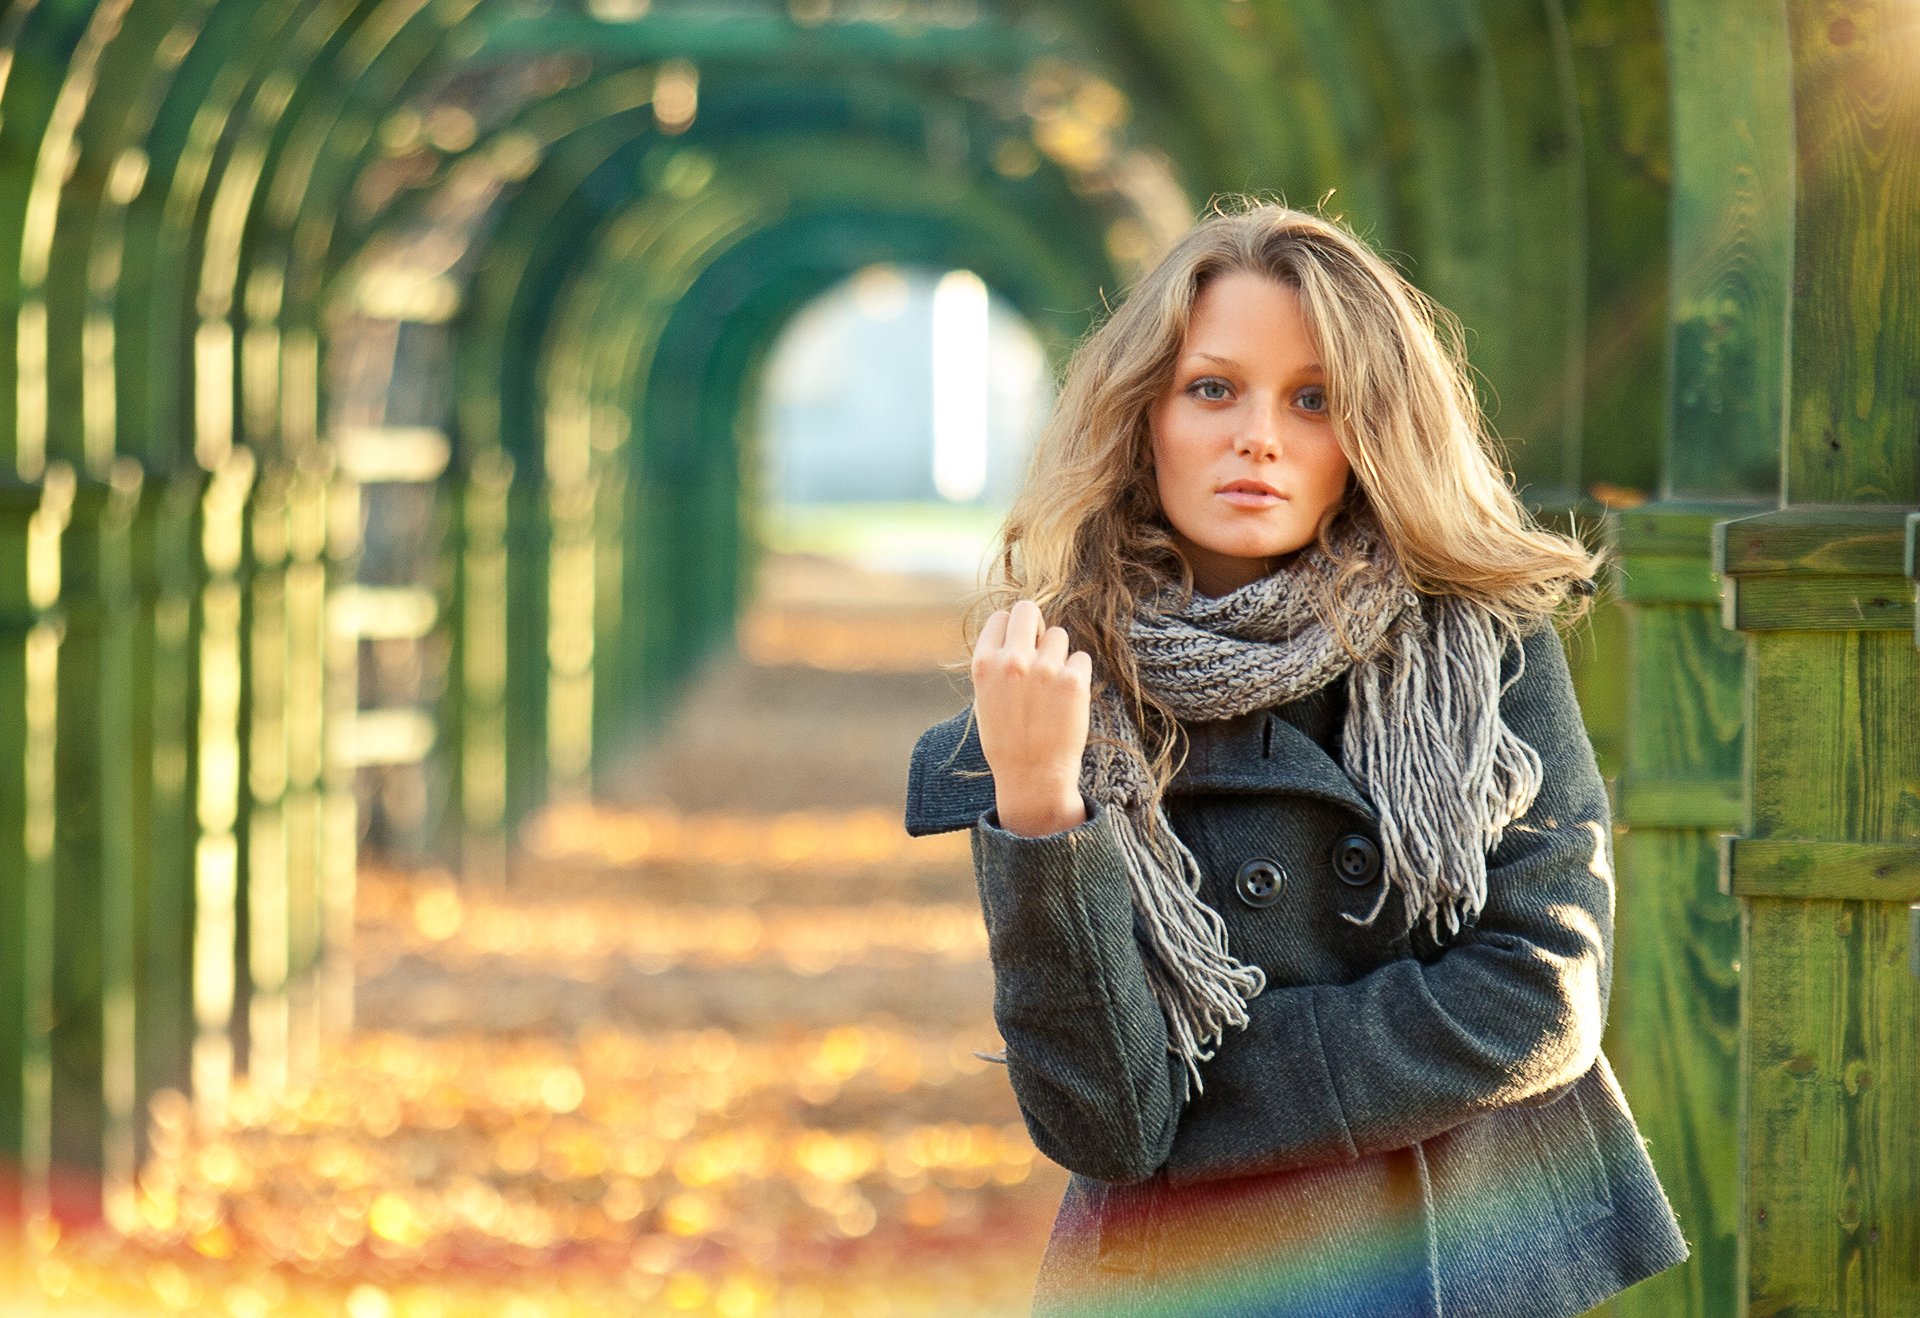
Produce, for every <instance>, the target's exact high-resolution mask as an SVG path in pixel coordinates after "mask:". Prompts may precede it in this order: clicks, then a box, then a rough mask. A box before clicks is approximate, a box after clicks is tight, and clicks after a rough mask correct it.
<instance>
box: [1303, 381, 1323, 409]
mask: <svg viewBox="0 0 1920 1318" xmlns="http://www.w3.org/2000/svg"><path fill="white" fill-rule="evenodd" d="M1300 392H1301V394H1302V395H1309V394H1310V395H1314V396H1316V397H1318V398H1319V399H1320V406H1319V407H1317V408H1309V409H1308V410H1309V411H1313V412H1324V411H1326V410H1327V391H1326V390H1325V389H1322V388H1321V387H1320V386H1319V385H1312V386H1310V387H1308V388H1306V389H1302V390H1301V391H1300Z"/></svg>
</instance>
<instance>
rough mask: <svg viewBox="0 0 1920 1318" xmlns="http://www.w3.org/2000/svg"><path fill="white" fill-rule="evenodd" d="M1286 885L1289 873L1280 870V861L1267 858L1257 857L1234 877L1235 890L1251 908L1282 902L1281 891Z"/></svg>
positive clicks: (1242, 867)
mask: <svg viewBox="0 0 1920 1318" xmlns="http://www.w3.org/2000/svg"><path fill="white" fill-rule="evenodd" d="M1286 883H1287V872H1286V871H1285V870H1283V869H1281V868H1280V863H1279V862H1278V861H1273V860H1268V859H1267V858H1266V857H1265V856H1255V857H1254V858H1253V859H1252V860H1250V861H1248V862H1247V863H1246V864H1244V865H1242V866H1241V867H1240V872H1239V873H1238V874H1236V875H1234V876H1233V890H1234V891H1235V892H1237V893H1239V894H1240V900H1241V901H1243V902H1245V903H1246V904H1247V905H1249V906H1271V905H1273V904H1274V903H1275V902H1277V901H1279V900H1280V890H1281V889H1282V888H1284V887H1285V886H1286Z"/></svg>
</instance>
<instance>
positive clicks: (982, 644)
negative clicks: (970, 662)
mask: <svg viewBox="0 0 1920 1318" xmlns="http://www.w3.org/2000/svg"><path fill="white" fill-rule="evenodd" d="M1006 643H1007V611H1006V610H1005V609H995V610H994V611H993V612H992V613H990V614H988V615H987V621H986V624H985V625H984V626H983V627H981V628H980V635H979V636H977V637H975V638H974V642H973V654H974V657H975V658H976V659H977V658H979V657H980V656H981V655H983V654H985V653H986V652H987V651H989V650H998V649H999V648H1000V647H1001V646H1003V645H1005V644H1006Z"/></svg>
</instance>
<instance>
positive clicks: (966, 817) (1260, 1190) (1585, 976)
mask: <svg viewBox="0 0 1920 1318" xmlns="http://www.w3.org/2000/svg"><path fill="white" fill-rule="evenodd" d="M1523 661H1524V662H1523ZM1516 672H1517V673H1518V675H1517V678H1516ZM1502 676H1503V679H1504V680H1505V681H1507V682H1510V685H1508V686H1507V687H1506V689H1505V692H1504V694H1503V696H1502V698H1501V710H1502V714H1503V716H1504V717H1505V719H1506V720H1507V723H1508V725H1509V726H1510V727H1512V728H1513V729H1514V730H1515V731H1516V732H1517V733H1518V734H1519V735H1520V736H1521V737H1523V738H1524V739H1525V740H1526V741H1527V742H1528V744H1530V745H1531V746H1532V747H1533V748H1534V749H1535V750H1536V751H1538V752H1539V754H1540V757H1541V761H1542V767H1543V769H1544V782H1543V785H1542V787H1541V790H1540V794H1539V796H1538V798H1537V799H1536V800H1535V802H1534V804H1533V806H1532V808H1531V809H1530V810H1529V811H1528V812H1527V813H1526V815H1524V816H1523V817H1522V818H1521V819H1519V820H1517V821H1515V823H1513V824H1511V825H1509V826H1508V828H1507V830H1506V833H1505V836H1504V837H1503V838H1502V839H1501V842H1500V844H1499V846H1498V847H1496V848H1495V850H1494V851H1493V852H1492V853H1491V854H1490V855H1489V857H1488V863H1487V893H1488V895H1487V902H1486V906H1485V909H1484V910H1483V911H1482V912H1481V913H1480V915H1479V917H1478V919H1477V920H1476V921H1475V922H1474V923H1472V924H1470V925H1469V926H1468V927H1467V928H1466V929H1464V930H1463V931H1461V933H1459V934H1457V935H1453V936H1450V937H1447V938H1445V939H1444V940H1442V941H1441V942H1439V943H1436V942H1435V941H1433V940H1432V939H1431V938H1430V937H1429V936H1428V934H1427V932H1426V930H1425V929H1424V927H1412V928H1410V927H1409V921H1408V919H1407V917H1406V915H1405V913H1404V910H1403V904H1402V902H1401V900H1400V894H1399V893H1397V892H1396V893H1393V894H1391V895H1390V896H1389V899H1388V901H1387V902H1386V906H1385V909H1384V910H1383V911H1382V913H1381V914H1380V916H1379V917H1378V919H1377V920H1376V921H1375V923H1374V924H1372V925H1371V926H1367V927H1362V926H1358V925H1355V924H1353V923H1350V922H1348V921H1346V920H1344V919H1342V918H1341V913H1342V912H1351V913H1353V914H1354V915H1356V916H1364V915H1365V914H1366V913H1367V912H1368V911H1370V910H1372V909H1373V907H1374V905H1375V903H1376V901H1377V900H1378V897H1379V895H1380V891H1381V889H1380V887H1379V885H1380V884H1382V883H1384V882H1385V880H1384V878H1383V877H1382V875H1381V865H1380V853H1379V830H1378V816H1377V815H1376V813H1375V811H1374V808H1373V806H1372V805H1371V804H1370V803H1369V801H1368V800H1367V799H1366V797H1365V796H1364V795H1363V794H1362V793H1361V792H1360V791H1359V790H1358V789H1357V788H1356V787H1355V786H1354V784H1353V783H1352V781H1351V780H1349V778H1348V777H1347V775H1346V773H1345V771H1344V770H1343V769H1342V768H1341V766H1340V762H1339V737H1340V728H1341V720H1342V717H1343V715H1344V712H1345V707H1346V685H1347V684H1346V680H1345V679H1344V678H1342V679H1340V680H1338V681H1336V682H1334V683H1332V684H1331V685H1329V686H1327V687H1325V688H1323V689H1322V690H1321V691H1319V692H1316V693H1314V694H1312V695H1308V696H1305V697H1302V698H1300V699H1298V700H1295V701H1292V702H1289V703H1287V704H1284V705H1280V706H1276V707H1274V708H1271V709H1264V710H1256V711H1253V712H1252V713H1249V714H1245V715H1241V716H1239V717H1236V718H1231V719H1225V720H1220V721H1217V722H1208V723H1201V724H1193V725H1189V727H1188V731H1189V734H1190V745H1191V749H1190V753H1189V756H1188V759H1187V762H1186V763H1185V765H1184V766H1183V768H1182V769H1181V771H1180V773H1179V774H1178V776H1177V777H1176V778H1175V780H1174V782H1173V784H1172V786H1171V788H1170V789H1169V792H1168V796H1167V808H1168V813H1169V817H1170V819H1171V821H1172V823H1173V826H1174V829H1175V831H1176V832H1177V833H1178V834H1179V835H1180V837H1181V838H1182V839H1183V840H1184V841H1185V842H1186V843H1187V845H1188V846H1189V848H1191V849H1192V850H1193V852H1194V855H1195V857H1196V859H1197V860H1198V861H1199V862H1200V866H1201V870H1202V873H1203V886H1202V889H1201V896H1202V898H1203V899H1204V900H1205V901H1206V902H1207V903H1208V904H1209V905H1210V906H1212V907H1213V908H1214V909H1215V910H1217V911H1218V912H1219V913H1220V915H1221V917H1222V919H1223V920H1224V921H1225V924H1226V930H1227V937H1228V942H1229V946H1230V947H1231V949H1232V950H1233V952H1234V954H1235V955H1236V956H1237V957H1238V958H1240V959H1241V960H1242V961H1246V962H1251V963H1257V964H1258V965H1259V966H1261V967H1262V969H1264V970H1265V972H1266V976H1267V987H1266V988H1265V990H1264V991H1262V992H1261V993H1260V994H1259V995H1258V996H1256V997H1254V998H1253V999H1252V1000H1250V1001H1249V1002H1248V1003H1247V1010H1248V1012H1249V1015H1250V1017H1251V1020H1250V1022H1249V1023H1248V1025H1247V1026H1246V1027H1245V1028H1244V1029H1234V1028H1231V1027H1230V1028H1229V1029H1228V1031H1227V1034H1226V1037H1225V1039H1224V1040H1223V1041H1222V1042H1221V1043H1220V1044H1219V1045H1218V1048H1217V1051H1216V1054H1215V1056H1214V1057H1213V1058H1212V1060H1210V1061H1206V1062H1202V1063H1201V1075H1202V1077H1203V1082H1204V1089H1203V1091H1202V1092H1201V1093H1200V1094H1199V1095H1198V1096H1197V1097H1195V1098H1193V1099H1192V1100H1191V1101H1190V1102H1187V1103H1185V1104H1184V1105H1183V1104H1182V1101H1181V1100H1182V1096H1183V1094H1184V1092H1185V1088H1186V1084H1187V1078H1186V1074H1185V1065H1184V1063H1183V1062H1182V1061H1181V1060H1180V1058H1179V1057H1178V1056H1176V1055H1175V1054H1173V1053H1170V1052H1169V1051H1168V1049H1167V1033H1166V1023H1165V1018H1164V1017H1163V1016H1162V1014H1161V1011H1160V1008H1159V1006H1158V1004H1157V1002H1156V1001H1155V999H1154V997H1153V995H1152V992H1151V990H1150V988H1149V987H1148V983H1147V979H1146V975H1145V969H1144V964H1143V960H1142V958H1143V957H1146V956H1150V955H1151V953H1150V952H1149V951H1148V950H1147V944H1146V941H1145V935H1144V933H1143V932H1142V931H1141V929H1140V928H1139V925H1138V922H1137V918H1136V917H1135V916H1134V914H1133V906H1132V902H1131V900H1130V898H1129V895H1128V889H1127V880H1126V874H1125V870H1124V868H1123V866H1122V861H1121V857H1120V855H1119V852H1118V850H1117V848H1116V846H1115V840H1114V834H1113V832H1112V828H1111V822H1110V818H1109V812H1108V811H1107V810H1106V809H1105V808H1104V807H1102V806H1101V805H1100V804H1099V803H1097V802H1090V803H1089V807H1090V814H1089V818H1088V819H1087V820H1086V822H1085V823H1083V824H1080V825H1078V826H1077V827H1074V828H1071V829H1067V830H1064V831H1062V832H1059V833H1054V834H1051V835H1049V836H1045V837H1034V838H1030V837H1022V836H1019V835H1017V834H1014V833H1010V832H1008V831H1006V830H1005V829H1002V828H1001V827H999V818H998V815H997V813H996V812H995V810H994V797H993V782H992V778H991V776H990V775H988V774H987V773H986V772H985V770H986V767H987V766H986V761H985V759H984V758H983V756H982V754H981V751H980V743H979V740H978V736H977V734H976V733H975V732H974V731H972V730H971V729H970V728H969V727H968V723H969V718H968V715H969V714H970V712H971V711H970V710H962V711H961V712H960V713H959V714H957V715H955V716H954V717H953V718H951V719H949V720H947V721H945V722H943V723H940V724H937V725H936V726H934V727H933V728H931V729H929V730H928V731H927V732H925V733H924V734H923V735H922V736H921V737H920V740H919V743H918V744H917V745H916V746H915V748H914V752H913V759H912V764H911V767H910V770H909V775H908V793H907V815H906V825H907V831H908V832H909V833H912V834H914V835H916V836H917V835H922V834H927V833H935V832H941V831H945V830H951V829H960V828H967V829H971V830H972V844H973V858H974V871H975V876H976V878H977V879H978V884H979V893H980V902H981V909H982V913H983V916H984V918H985V921H986V927H987V934H988V948H989V955H990V957H991V960H992V964H993V974H994V997H993V1012H994V1018H995V1021H996V1023H997V1024H998V1026H999V1029H1000V1033H1001V1036H1002V1038H1003V1039H1004V1041H1005V1044H1006V1063H1007V1074H1008V1078H1009V1080H1010V1082H1011V1084H1012V1086H1013V1092H1014V1095H1015V1097H1016V1099H1017V1100H1018V1102H1019V1106H1020V1110H1021V1113H1022V1114H1023V1116H1024V1118H1025V1120H1026V1125H1027V1129H1028V1131H1029V1132H1030V1133H1031V1135H1032V1138H1033V1141H1034V1143H1035V1145H1036V1146H1037V1147H1038V1148H1039V1150H1040V1151H1041V1152H1042V1153H1043V1154H1045V1155H1046V1156H1047V1157H1048V1158H1050V1159H1052V1160H1053V1161H1055V1162H1057V1163H1059V1164H1060V1165H1061V1166H1063V1167H1065V1168H1067V1169H1068V1170H1069V1171H1070V1172H1072V1176H1071V1177H1070V1178H1069V1181H1068V1185H1067V1190H1066V1194H1065V1197H1064V1198H1063V1200H1062V1201H1061V1205H1060V1210H1059V1215H1058V1217H1057V1219H1056V1220H1055V1223H1054V1227H1053V1231H1052V1235H1051V1237H1050V1239H1049V1241H1048V1244H1047V1248H1046V1254H1045V1257H1044V1259H1043V1261H1042V1264H1041V1269H1040V1275H1039V1278H1038V1281H1037V1283H1036V1286H1035V1291H1034V1305H1033V1308H1034V1312H1035V1313H1036V1314H1047V1315H1055V1314H1058V1315H1065V1314H1086V1315H1094V1314H1098V1315H1101V1316H1102V1318H1121V1316H1123V1315H1156V1316H1160V1315H1168V1316H1170V1315H1196V1316H1197V1315H1207V1316H1208V1318H1239V1316H1241V1315H1244V1316H1245V1318H1254V1316H1255V1315H1258V1316H1259V1318H1561V1316H1562V1315H1573V1314H1578V1313H1581V1312H1583V1311H1585V1310H1586V1309H1588V1308H1590V1307H1591V1306H1593V1305H1595V1304H1598V1303H1599V1302H1601V1301H1602V1300H1604V1299H1606V1298H1607V1297H1608V1296H1609V1295H1612V1294H1614V1293H1615V1292H1617V1291H1619V1290H1621V1289H1623V1288H1625V1287H1627V1286H1629V1285H1631V1284H1632V1283H1634V1282H1636V1281H1639V1280H1641V1279H1642V1278H1644V1277H1648V1276H1651V1275H1652V1274H1654V1273H1656V1272H1659V1271H1661V1270H1662V1269H1664V1268H1667V1267H1670V1266H1672V1265H1673V1264H1675V1263H1678V1262H1680V1261H1682V1260H1683V1259H1685V1258H1686V1257H1687V1254H1688V1250H1687V1244H1686V1241H1685V1240H1684V1239H1683V1237H1682V1235H1681V1232H1680V1227H1679V1223H1678V1222H1677V1221H1676V1220H1675V1218H1674V1215H1673V1210H1672V1208H1671V1206H1670V1205H1669V1204H1668V1202H1667V1198H1666V1196H1665V1194H1664V1193H1663V1192H1662V1190H1661V1187H1660V1184H1659V1182H1658V1180H1657V1179H1656V1178H1655V1175H1654V1170H1653V1166H1652V1164H1651V1163H1650V1162H1649V1160H1648V1157H1647V1152H1646V1148H1645V1144H1644V1142H1643V1140H1642V1139H1641V1137H1640V1133H1639V1130H1638V1128H1637V1127H1636V1126H1635V1124H1634V1120H1633V1117H1632V1114H1631V1113H1630V1112H1629V1111H1628V1108H1627V1103H1626V1100H1625V1098H1624V1097H1623V1096H1622V1094H1621V1091H1620V1086H1619V1084H1618V1082H1617V1081H1616V1080H1615V1078H1614V1074H1613V1070H1612V1068H1611V1067H1610V1066H1609V1065H1608V1063H1607V1059H1606V1057H1605V1055H1603V1054H1602V1052H1601V1051H1600V1036H1601V1030H1602V1028H1603V1026H1604V1024H1605V1021H1606V1012H1607V996H1608V989H1609V985H1610V976H1611V970H1612V952H1613V910H1614V889H1613V839H1612V829H1611V821H1610V816H1609V812H1608V804H1607V795H1606V790H1605V787H1604V784H1603V782H1602V780H1601V777H1600V773H1599V770H1598V768H1597V766H1596V765H1595V763H1594V757H1593V747H1592V744H1591V742H1590V741H1589V740H1588V737H1587V733H1586V729H1585V726H1584V725H1583V723H1582V722H1581V718H1580V710H1579V707H1578V705H1577V704H1576V702H1575V698H1574V692H1573V686H1572V682H1571V680H1570V677H1569V675H1568V671H1567V662H1566V656H1565V653H1564V651H1563V650H1562V647H1561V641H1560V639H1559V636H1558V634H1557V633H1556V632H1555V631H1554V630H1553V629H1552V628H1551V627H1542V628H1541V629H1539V630H1537V631H1535V632H1534V633H1533V634H1532V635H1530V636H1529V637H1527V638H1526V639H1525V641H1524V643H1523V644H1522V645H1521V646H1520V647H1511V646H1510V647H1509V648H1508V650H1507V652H1506V655H1505V656H1504V658H1503V661H1502Z"/></svg>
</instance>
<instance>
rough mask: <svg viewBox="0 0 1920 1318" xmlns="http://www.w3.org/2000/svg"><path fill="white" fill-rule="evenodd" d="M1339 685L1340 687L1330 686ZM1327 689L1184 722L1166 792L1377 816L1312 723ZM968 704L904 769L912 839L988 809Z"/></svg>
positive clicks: (1329, 716)
mask: <svg viewBox="0 0 1920 1318" xmlns="http://www.w3.org/2000/svg"><path fill="white" fill-rule="evenodd" d="M1335 685H1339V684H1335ZM1336 694H1340V693H1335V692H1333V691H1332V690H1331V688H1328V689H1323V691H1321V692H1316V693H1315V694H1313V695H1310V696H1304V697H1302V698H1301V699H1299V700H1297V701H1294V702H1292V703H1290V704H1288V705H1285V706H1281V707H1279V708H1277V709H1271V710H1264V709H1263V710H1254V711H1253V712H1252V713H1248V714H1242V715H1239V716H1237V717H1235V718H1230V719H1222V720H1219V721H1217V722H1212V723H1199V724H1191V725H1189V727H1188V733H1189V741H1190V749H1189V753H1188V756H1187V761H1186V763H1185V764H1184V765H1182V766H1181V768H1180V771H1179V772H1178V773H1177V774H1175V775H1174V779H1173V782H1172V783H1171V784H1170V785H1169V787H1168V792H1169V794H1170V795H1196V794H1200V793H1208V792H1227V793H1254V794H1257V793H1262V792H1269V793H1278V794H1281V795H1291V796H1308V797H1313V798H1315V799H1317V800H1321V801H1326V802H1328V803H1330V804H1333V805H1338V806H1343V807H1345V808H1346V809H1348V810H1351V811H1353V812H1354V813H1356V814H1358V815H1360V816H1361V817H1363V818H1365V819H1367V820H1368V821H1370V822H1371V821H1374V820H1376V819H1377V817H1378V816H1377V814H1376V812H1375V811H1374V808H1373V806H1372V804H1371V803H1370V802H1368V800H1367V798H1366V797H1365V796H1364V795H1363V794H1362V793H1361V791H1360V789H1359V788H1358V787H1356V786H1354V784H1353V782H1352V780H1351V779H1349V778H1348V777H1347V774H1346V770H1344V769H1343V768H1341V767H1340V764H1339V762H1338V761H1337V760H1336V759H1335V758H1334V757H1333V756H1332V755H1331V754H1329V753H1328V751H1327V750H1326V749H1325V748H1324V747H1323V746H1322V745H1321V744H1320V741H1319V740H1317V739H1316V738H1315V736H1314V735H1313V734H1312V733H1310V732H1309V731H1308V729H1309V728H1311V729H1316V730H1320V731H1321V732H1322V735H1323V736H1324V735H1326V730H1328V729H1330V728H1331V727H1332V726H1333V721H1334V718H1335V716H1336V715H1337V712H1338V710H1337V707H1336V705H1335V704H1334V703H1333V700H1332V697H1333V696H1334V695H1336ZM972 712H973V707H972V706H971V705H969V706H968V707H967V708H966V709H963V710H961V711H960V712H959V713H958V714H955V715H954V716H953V717H952V718H950V719H947V720H946V721H945V722H942V723H936V724H935V725H934V726H933V727H931V728H929V729H927V730H926V731H925V732H924V733H922V734H921V735H920V740H919V742H918V743H917V744H916V745H915V746H914V748H913V758H912V760H911V761H910V763H909V766H908V769H907V817H906V823H907V832H908V833H910V834H912V835H913V836H915V837H922V836H925V835H926V834H929V833H944V832H948V831H951V830H953V829H958V828H971V827H972V826H973V824H974V821H976V820H977V819H979V818H980V816H981V815H982V814H983V813H985V812H986V811H987V810H989V809H991V808H992V806H993V777H992V775H991V773H990V771H989V770H988V769H987V761H986V757H985V755H983V754H982V753H981V750H980V735H979V731H978V729H976V728H974V727H973V726H971V715H972Z"/></svg>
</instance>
